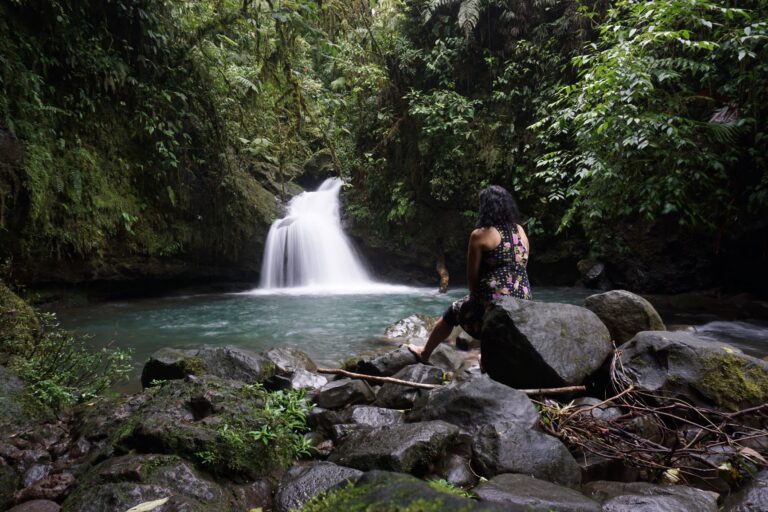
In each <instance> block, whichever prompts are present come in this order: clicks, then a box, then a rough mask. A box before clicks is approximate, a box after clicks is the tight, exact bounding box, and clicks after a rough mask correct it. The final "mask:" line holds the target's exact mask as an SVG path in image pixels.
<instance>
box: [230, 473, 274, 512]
mask: <svg viewBox="0 0 768 512" xmlns="http://www.w3.org/2000/svg"><path fill="white" fill-rule="evenodd" d="M232 493H233V494H234V495H235V499H236V501H237V502H238V503H239V504H242V508H241V510H253V509H258V508H261V509H262V510H272V508H273V501H274V500H273V499H272V496H273V494H274V493H275V486H274V485H273V484H272V482H271V481H270V480H269V479H263V480H256V481H255V482H250V483H248V484H245V485H239V486H236V487H233V488H232Z"/></svg>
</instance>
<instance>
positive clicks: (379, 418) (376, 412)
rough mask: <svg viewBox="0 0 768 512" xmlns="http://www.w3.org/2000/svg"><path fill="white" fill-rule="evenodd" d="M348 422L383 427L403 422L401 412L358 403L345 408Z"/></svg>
mask: <svg viewBox="0 0 768 512" xmlns="http://www.w3.org/2000/svg"><path fill="white" fill-rule="evenodd" d="M347 411H348V412H347V417H348V423H354V424H355V425H362V426H366V427H383V426H385V425H397V424H399V423H402V422H403V413H401V412H400V411H394V410H392V409H386V408H383V407H371V406H367V405H358V406H356V407H351V408H349V409H347Z"/></svg>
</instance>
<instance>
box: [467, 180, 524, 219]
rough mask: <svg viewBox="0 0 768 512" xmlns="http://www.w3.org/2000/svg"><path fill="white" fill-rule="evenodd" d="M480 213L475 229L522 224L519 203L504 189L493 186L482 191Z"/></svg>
mask: <svg viewBox="0 0 768 512" xmlns="http://www.w3.org/2000/svg"><path fill="white" fill-rule="evenodd" d="M479 198H480V212H479V215H478V218H477V224H476V226H475V227H478V228H487V227H490V226H500V225H504V224H507V225H511V226H513V225H515V224H520V210H519V209H518V208H517V201H515V198H514V197H512V194H510V193H509V191H508V190H507V189H505V188H504V187H500V186H498V185H491V186H490V187H487V188H484V189H483V190H481V191H480V194H479Z"/></svg>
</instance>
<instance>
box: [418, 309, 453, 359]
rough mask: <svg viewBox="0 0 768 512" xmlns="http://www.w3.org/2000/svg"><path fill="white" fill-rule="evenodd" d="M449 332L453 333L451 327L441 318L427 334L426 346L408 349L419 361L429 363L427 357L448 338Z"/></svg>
mask: <svg viewBox="0 0 768 512" xmlns="http://www.w3.org/2000/svg"><path fill="white" fill-rule="evenodd" d="M451 331H453V326H452V325H451V324H449V323H448V322H446V321H445V320H444V319H443V318H440V319H439V320H438V321H437V322H436V323H435V326H434V327H433V328H432V332H431V333H429V338H428V339H427V344H426V345H424V347H423V348H422V347H417V346H414V345H408V348H409V349H410V351H411V352H413V353H414V355H415V356H416V357H417V358H418V359H419V360H420V361H422V362H424V363H426V362H427V361H429V356H430V355H432V351H434V350H435V349H436V348H437V346H438V345H439V344H440V343H442V342H443V340H445V339H446V338H447V337H448V336H450V334H451Z"/></svg>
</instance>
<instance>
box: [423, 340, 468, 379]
mask: <svg viewBox="0 0 768 512" xmlns="http://www.w3.org/2000/svg"><path fill="white" fill-rule="evenodd" d="M464 361H465V359H464V356H463V355H461V354H460V353H459V352H458V351H457V350H456V349H455V348H453V347H452V346H450V345H448V344H447V343H441V344H440V345H438V346H437V348H435V350H434V351H433V352H432V354H430V356H429V364H430V365H432V366H437V367H438V368H440V369H441V370H444V371H446V372H451V373H453V372H457V371H458V370H459V369H460V368H461V367H462V366H463V365H464Z"/></svg>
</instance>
